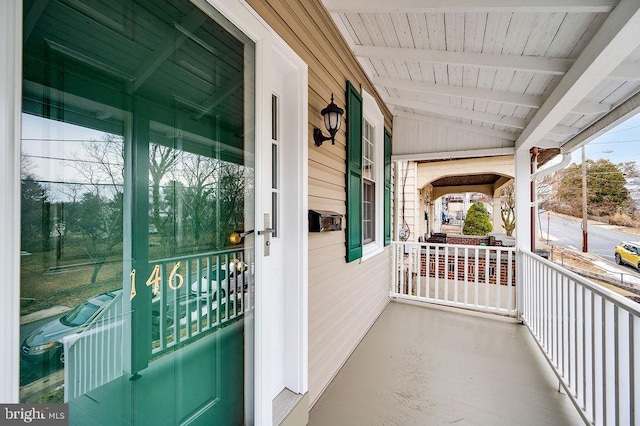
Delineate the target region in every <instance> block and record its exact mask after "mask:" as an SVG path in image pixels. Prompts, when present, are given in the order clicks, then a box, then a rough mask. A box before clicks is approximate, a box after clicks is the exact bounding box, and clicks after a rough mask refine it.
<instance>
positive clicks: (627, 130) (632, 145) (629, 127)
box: [571, 114, 640, 164]
mask: <svg viewBox="0 0 640 426" xmlns="http://www.w3.org/2000/svg"><path fill="white" fill-rule="evenodd" d="M603 151H607V152H603ZM608 151H611V152H608ZM581 156H582V154H581V149H577V150H575V151H574V152H573V154H572V156H571V161H572V162H574V163H579V162H580V161H581ZM585 156H586V158H587V159H590V160H598V159H600V158H605V159H607V160H609V161H611V162H612V163H614V164H619V163H623V162H627V161H635V162H640V114H637V115H635V116H634V117H632V118H630V119H629V120H627V121H625V122H624V123H622V124H619V125H618V126H617V127H614V128H613V129H611V130H609V131H608V132H607V133H605V134H603V135H602V136H599V137H597V138H596V139H594V140H593V141H591V142H589V143H588V144H587V145H585Z"/></svg>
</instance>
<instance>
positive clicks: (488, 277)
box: [420, 252, 516, 285]
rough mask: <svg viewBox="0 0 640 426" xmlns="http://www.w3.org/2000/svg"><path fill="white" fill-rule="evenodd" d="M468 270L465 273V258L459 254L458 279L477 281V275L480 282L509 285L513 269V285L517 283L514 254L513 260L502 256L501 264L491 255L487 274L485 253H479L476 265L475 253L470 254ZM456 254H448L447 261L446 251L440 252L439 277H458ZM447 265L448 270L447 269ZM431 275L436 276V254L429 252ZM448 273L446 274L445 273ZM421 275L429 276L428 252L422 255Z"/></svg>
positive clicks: (452, 278)
mask: <svg viewBox="0 0 640 426" xmlns="http://www.w3.org/2000/svg"><path fill="white" fill-rule="evenodd" d="M466 262H467V271H466V274H465V258H464V256H460V255H458V265H457V266H458V267H457V275H458V280H464V279H467V280H468V281H470V282H475V280H476V275H477V278H478V282H479V283H484V282H487V281H488V282H489V284H496V283H497V282H498V281H499V282H500V284H501V285H509V283H508V282H507V281H508V279H509V275H508V273H509V269H510V270H511V285H515V283H516V260H515V256H512V259H511V262H509V259H508V257H507V256H506V255H503V256H501V257H500V265H499V266H498V265H496V263H497V259H496V256H495V255H490V256H489V265H488V268H489V270H488V274H487V259H486V255H485V253H479V256H478V265H477V267H476V259H475V255H474V256H470V257H469V258H468V259H467V260H466ZM455 263H456V259H455V254H451V253H450V254H449V255H448V262H446V261H445V256H444V253H439V254H438V267H437V270H438V278H443V279H444V278H445V276H446V277H448V278H449V279H451V280H455V278H456V268H455ZM445 267H446V268H447V271H445ZM428 271H429V277H432V278H435V277H436V254H435V253H433V252H432V253H429V268H428ZM445 274H446V275H445ZM420 275H421V276H423V277H426V276H427V253H425V252H423V253H421V255H420Z"/></svg>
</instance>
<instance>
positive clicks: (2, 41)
mask: <svg viewBox="0 0 640 426" xmlns="http://www.w3.org/2000/svg"><path fill="white" fill-rule="evenodd" d="M0 58H1V60H0V198H2V200H3V202H4V207H3V208H2V209H0V235H2V245H1V246H0V271H2V285H0V353H2V359H3V362H2V365H3V367H2V380H0V403H17V402H18V392H19V387H20V110H21V88H22V81H21V78H22V2H21V1H13V0H3V1H0Z"/></svg>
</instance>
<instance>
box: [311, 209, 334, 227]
mask: <svg viewBox="0 0 640 426" xmlns="http://www.w3.org/2000/svg"><path fill="white" fill-rule="evenodd" d="M341 230H342V215H341V214H340V213H336V212H330V211H327V210H309V232H325V231H341Z"/></svg>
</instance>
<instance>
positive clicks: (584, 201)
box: [582, 145, 589, 253]
mask: <svg viewBox="0 0 640 426" xmlns="http://www.w3.org/2000/svg"><path fill="white" fill-rule="evenodd" d="M587 221H588V219H587V164H586V162H585V155H584V145H582V252H583V253H586V252H587V251H589V237H588V232H587Z"/></svg>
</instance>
